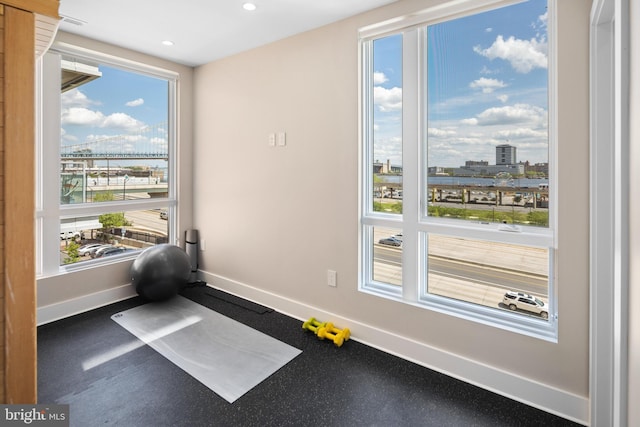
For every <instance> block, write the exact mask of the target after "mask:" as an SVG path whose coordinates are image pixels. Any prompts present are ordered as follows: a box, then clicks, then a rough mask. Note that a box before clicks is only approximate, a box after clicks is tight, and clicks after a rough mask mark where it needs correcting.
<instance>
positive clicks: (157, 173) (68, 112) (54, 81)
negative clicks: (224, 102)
mask: <svg viewBox="0 0 640 427" xmlns="http://www.w3.org/2000/svg"><path fill="white" fill-rule="evenodd" d="M39 74H40V78H39V80H40V82H39V83H40V87H41V104H42V111H43V113H42V120H41V122H42V129H41V132H40V138H39V145H38V162H39V167H38V173H39V177H38V180H37V181H38V195H37V222H38V224H37V230H39V233H38V254H39V255H40V256H39V262H38V263H37V265H38V269H39V274H49V273H51V274H54V273H55V272H56V271H58V270H59V269H60V268H62V269H67V268H75V267H76V266H87V265H93V264H95V263H96V262H97V261H96V260H97V259H103V260H107V259H109V260H114V259H115V260H117V259H119V258H122V257H127V256H130V255H132V254H135V253H136V251H139V250H141V249H144V248H145V247H148V246H150V245H154V244H159V243H167V242H170V241H172V240H173V237H172V236H173V233H174V231H173V228H174V227H173V221H174V218H173V211H174V208H175V204H176V197H175V190H174V186H175V183H174V179H173V177H174V176H175V170H174V169H175V168H174V164H175V162H174V157H175V156H174V149H175V142H174V139H175V138H174V134H175V130H174V122H175V121H174V114H175V106H174V98H175V97H174V93H175V85H176V78H177V76H176V75H174V74H173V73H171V72H168V71H164V70H158V69H155V68H152V67H148V66H145V65H143V64H137V63H133V62H129V61H125V60H122V59H119V58H113V57H108V56H106V55H102V54H100V53H97V52H87V51H85V50H81V49H76V48H73V47H68V46H67V47H65V48H62V49H54V50H53V51H52V52H50V53H47V54H46V55H45V56H44V58H43V60H42V69H41V71H40V73H39ZM99 245H100V246H99ZM99 249H101V250H99Z"/></svg>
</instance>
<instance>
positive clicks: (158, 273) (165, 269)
mask: <svg viewBox="0 0 640 427" xmlns="http://www.w3.org/2000/svg"><path fill="white" fill-rule="evenodd" d="M190 274H191V262H190V261H189V257H188V256H187V253H186V252H185V251H184V250H182V249H181V248H179V247H178V246H174V245H169V244H162V245H155V246H151V247H149V248H147V249H145V250H144V251H142V252H141V253H140V255H138V258H136V260H135V261H134V262H133V265H132V266H131V283H132V284H133V285H134V286H135V287H136V292H137V293H138V295H140V296H141V297H143V298H145V299H147V300H150V301H163V300H167V299H169V298H171V297H173V296H175V295H176V294H177V293H178V292H179V291H180V289H182V287H184V286H185V285H186V284H187V281H188V280H189V276H190Z"/></svg>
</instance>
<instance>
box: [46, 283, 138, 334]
mask: <svg viewBox="0 0 640 427" xmlns="http://www.w3.org/2000/svg"><path fill="white" fill-rule="evenodd" d="M136 295H137V294H136V290H135V288H134V287H133V286H132V285H130V284H128V285H122V286H118V287H117V288H111V289H106V290H104V291H100V292H95V293H93V294H89V295H83V296H81V297H77V298H73V299H70V300H66V301H62V302H59V303H56V304H51V305H46V306H43V307H38V313H37V316H38V317H37V322H38V326H40V325H44V324H46V323H50V322H53V321H56V320H60V319H64V318H65V317H70V316H73V315H75V314H80V313H84V312H85V311H89V310H93V309H95V308H99V307H103V306H105V305H108V304H112V303H114V302H118V301H122V300H125V299H128V298H131V297H134V296H136Z"/></svg>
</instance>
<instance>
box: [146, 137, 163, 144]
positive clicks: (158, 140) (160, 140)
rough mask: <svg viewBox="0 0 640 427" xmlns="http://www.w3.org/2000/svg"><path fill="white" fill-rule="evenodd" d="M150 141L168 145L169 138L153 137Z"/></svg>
mask: <svg viewBox="0 0 640 427" xmlns="http://www.w3.org/2000/svg"><path fill="white" fill-rule="evenodd" d="M149 142H150V143H152V144H154V145H167V140H166V139H165V138H158V137H155V138H151V139H149Z"/></svg>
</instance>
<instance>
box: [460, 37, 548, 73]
mask: <svg viewBox="0 0 640 427" xmlns="http://www.w3.org/2000/svg"><path fill="white" fill-rule="evenodd" d="M473 51H474V52H476V53H478V54H479V55H482V56H484V57H486V58H489V59H491V60H493V59H496V58H499V59H503V60H505V61H508V62H509V63H510V64H511V67H512V68H513V69H514V70H515V71H517V72H518V73H523V74H525V73H528V72H530V71H531V70H533V69H534V68H547V42H546V40H545V39H544V38H542V39H540V40H538V39H535V38H532V39H531V40H522V39H516V38H515V37H513V36H511V37H509V38H508V39H506V40H505V39H504V38H503V37H502V35H499V36H498V37H497V38H496V40H495V41H494V42H493V44H492V45H491V46H490V47H488V48H486V49H482V48H481V47H480V46H475V47H474V48H473Z"/></svg>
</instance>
